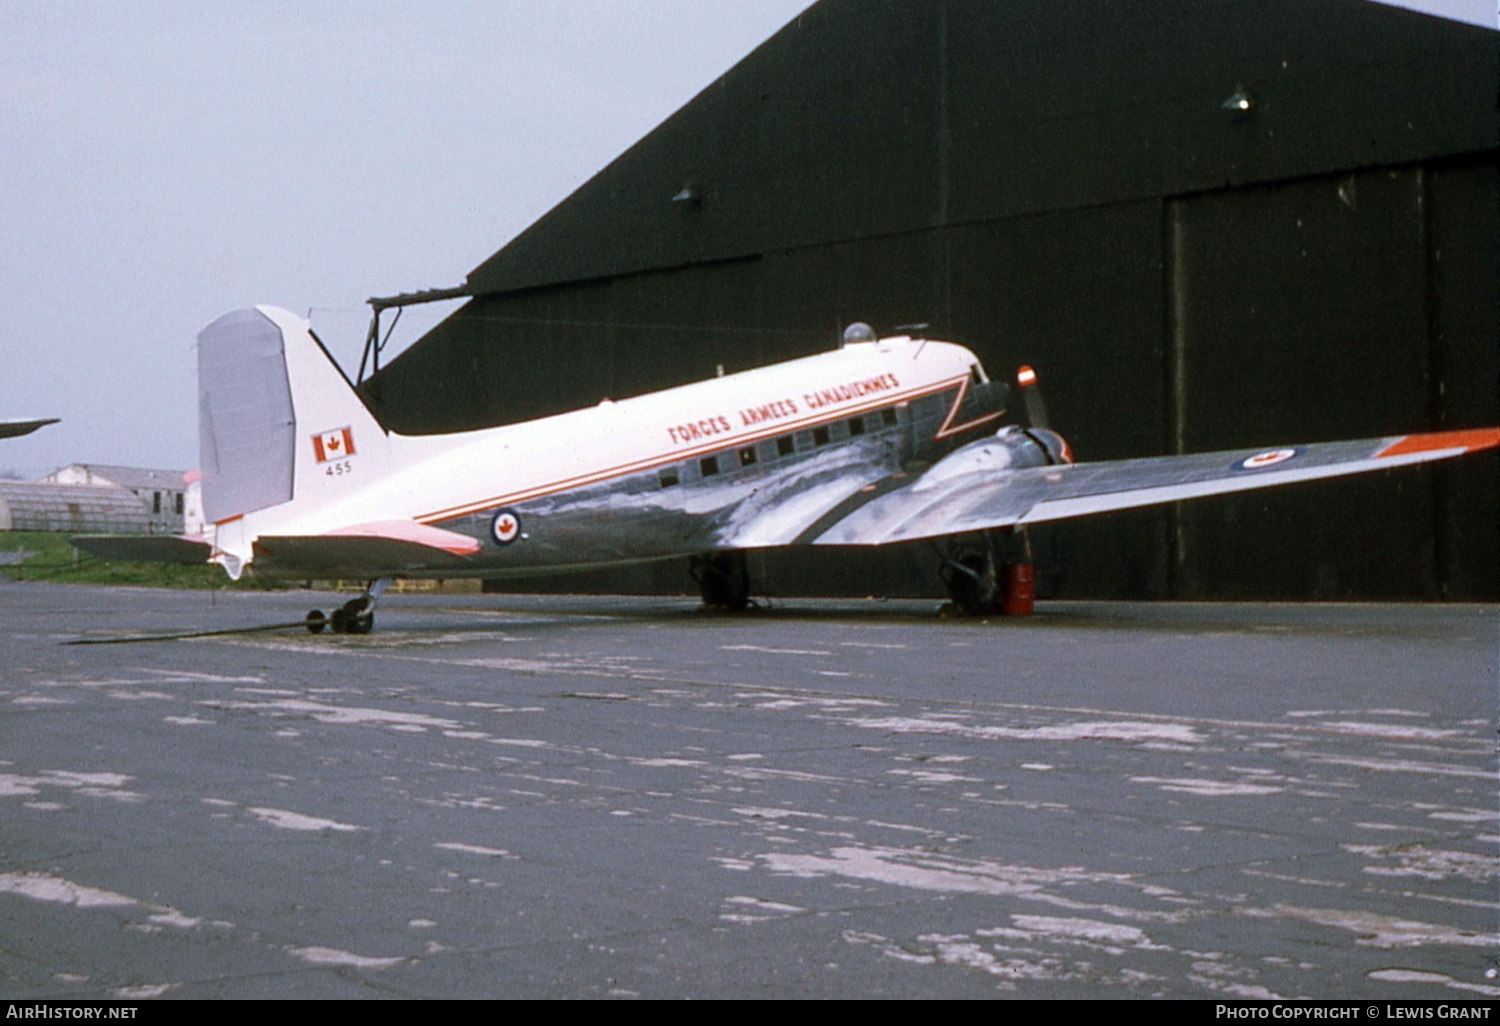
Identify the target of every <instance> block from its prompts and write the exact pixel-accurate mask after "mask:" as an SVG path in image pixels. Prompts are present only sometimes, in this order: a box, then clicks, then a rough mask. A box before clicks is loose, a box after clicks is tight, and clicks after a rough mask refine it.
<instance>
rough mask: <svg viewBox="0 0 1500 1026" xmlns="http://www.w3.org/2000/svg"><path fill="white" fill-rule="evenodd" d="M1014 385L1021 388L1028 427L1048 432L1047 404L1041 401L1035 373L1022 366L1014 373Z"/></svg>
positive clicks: (1049, 424)
mask: <svg viewBox="0 0 1500 1026" xmlns="http://www.w3.org/2000/svg"><path fill="white" fill-rule="evenodd" d="M1016 384H1017V385H1019V386H1020V388H1021V400H1022V402H1024V403H1025V404H1026V419H1027V421H1029V422H1030V423H1029V424H1028V425H1027V426H1028V427H1034V428H1042V429H1043V430H1050V429H1051V427H1052V425H1051V423H1050V422H1049V421H1048V420H1047V404H1046V403H1044V402H1043V401H1042V391H1041V389H1040V388H1038V387H1037V377H1036V371H1034V370H1032V369H1031V368H1030V367H1028V366H1025V365H1023V366H1022V367H1021V368H1020V369H1019V370H1017V371H1016Z"/></svg>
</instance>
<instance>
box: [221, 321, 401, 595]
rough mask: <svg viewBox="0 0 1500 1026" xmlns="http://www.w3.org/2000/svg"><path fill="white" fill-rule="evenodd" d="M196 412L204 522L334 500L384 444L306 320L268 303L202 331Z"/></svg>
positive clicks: (381, 453)
mask: <svg viewBox="0 0 1500 1026" xmlns="http://www.w3.org/2000/svg"><path fill="white" fill-rule="evenodd" d="M198 408H199V456H200V459H201V461H202V470H203V509H204V516H205V519H206V520H207V521H208V522H209V523H211V524H216V525H222V524H224V523H225V522H226V521H230V520H234V519H235V518H237V517H240V516H243V515H245V514H247V513H254V512H256V511H258V510H262V509H267V508H269V507H272V506H276V505H280V504H282V503H287V502H293V501H298V502H300V501H304V500H306V501H314V500H316V501H319V502H326V501H331V500H333V499H336V498H338V497H339V495H340V493H342V492H345V491H347V490H348V488H350V487H352V486H353V485H354V483H355V482H356V481H358V480H361V479H363V480H364V481H368V480H369V478H370V476H371V473H370V472H372V471H375V470H377V469H378V468H379V466H380V465H381V464H383V463H384V457H385V453H386V450H387V448H388V439H387V437H386V433H385V430H384V429H383V428H381V426H380V424H379V423H378V422H377V421H376V420H375V418H374V417H373V416H372V415H371V414H370V411H369V410H368V409H366V407H365V404H364V403H363V402H362V401H361V400H360V398H359V396H358V395H357V394H356V393H355V391H354V388H353V386H352V385H350V383H349V379H348V378H346V377H345V376H344V374H343V372H342V371H341V370H339V368H338V365H337V364H335V363H334V362H333V358H332V357H331V356H329V355H328V352H327V350H325V349H324V348H323V346H322V343H320V342H319V341H318V340H317V338H316V337H315V336H314V335H313V334H312V331H311V329H310V328H309V327H308V324H307V322H306V321H304V320H303V319H302V318H300V317H298V316H297V315H296V314H293V313H290V312H288V311H286V310H281V309H278V308H276V307H272V306H258V307H254V308H251V309H246V310H236V311H235V312H233V313H229V314H225V315H224V316H223V317H220V318H219V319H218V320H216V321H214V322H213V323H212V324H210V325H209V326H208V327H206V328H204V329H203V331H202V332H200V333H199V335H198ZM234 569H236V568H231V572H234Z"/></svg>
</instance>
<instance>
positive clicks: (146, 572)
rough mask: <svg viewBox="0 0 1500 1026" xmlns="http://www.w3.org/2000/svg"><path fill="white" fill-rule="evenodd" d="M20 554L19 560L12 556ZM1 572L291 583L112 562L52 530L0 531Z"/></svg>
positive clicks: (238, 584) (265, 586)
mask: <svg viewBox="0 0 1500 1026" xmlns="http://www.w3.org/2000/svg"><path fill="white" fill-rule="evenodd" d="M17 556H19V558H16V557H17ZM0 574H3V575H4V576H6V577H8V578H10V579H11V580H20V581H60V582H64V583H67V584H133V585H140V586H144V587H148V588H213V589H220V588H233V589H235V590H239V591H268V590H277V589H281V588H287V587H291V586H292V585H291V584H290V583H289V582H286V581H268V580H262V579H256V578H253V577H251V575H249V574H246V575H245V576H244V577H243V578H241V579H240V580H238V581H231V580H230V579H229V575H228V574H226V573H225V572H224V571H223V570H222V569H221V568H220V567H217V566H209V565H208V564H206V563H205V564H204V565H202V566H181V565H179V564H175V563H112V562H105V561H104V560H102V559H99V558H97V557H95V556H90V555H88V554H87V553H83V552H79V551H78V550H77V549H75V548H73V546H72V545H70V544H68V536H67V535H66V534H56V533H53V532H51V531H0Z"/></svg>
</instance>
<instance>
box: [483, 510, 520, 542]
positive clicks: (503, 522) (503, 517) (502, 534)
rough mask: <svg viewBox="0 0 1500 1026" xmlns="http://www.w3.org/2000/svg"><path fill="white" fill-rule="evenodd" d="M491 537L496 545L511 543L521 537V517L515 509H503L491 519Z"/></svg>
mask: <svg viewBox="0 0 1500 1026" xmlns="http://www.w3.org/2000/svg"><path fill="white" fill-rule="evenodd" d="M490 537H491V538H494V539H495V544H496V545H509V544H510V543H511V542H513V541H515V540H516V539H517V538H519V537H521V518H520V517H519V516H517V515H516V513H515V512H514V511H513V510H508V509H502V510H501V511H500V512H498V513H496V514H495V517H494V519H493V520H491V521H490Z"/></svg>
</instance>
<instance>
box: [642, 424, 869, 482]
mask: <svg viewBox="0 0 1500 1026" xmlns="http://www.w3.org/2000/svg"><path fill="white" fill-rule="evenodd" d="M877 419H878V425H877V423H876V421H877ZM840 423H841V424H843V425H844V428H845V430H846V431H847V436H848V437H850V438H855V437H858V436H860V435H863V434H865V433H866V432H867V431H870V430H872V429H873V430H879V428H880V427H895V426H896V424H897V416H896V411H895V409H894V408H891V407H887V408H886V409H884V410H881V411H880V412H879V414H873V413H872V414H867V415H863V416H858V417H850V418H849V419H848V420H846V421H841V422H840ZM832 429H833V425H830V424H819V425H818V426H817V427H815V428H813V429H812V431H811V432H808V433H807V434H806V435H804V436H803V437H806V438H808V439H810V442H811V444H810V445H809V444H807V443H806V442H804V443H803V447H802V449H803V451H804V452H809V451H811V450H813V449H819V448H822V447H823V446H825V445H828V444H829V443H830V442H832V441H833V430H832ZM773 445H774V446H775V455H774V456H773V455H771V446H773ZM796 453H797V436H796V435H782V436H781V437H780V438H777V439H775V440H774V442H765V443H761V444H760V445H747V446H743V447H742V448H739V449H736V450H734V451H733V452H720V453H715V454H714V455H712V456H704V457H703V458H701V459H700V460H698V475H699V477H715V476H717V475H719V474H720V473H724V472H726V471H732V470H737V469H740V468H743V467H751V466H754V465H756V464H757V463H760V462H761V457H762V456H763V455H764V457H765V458H766V459H784V458H786V457H788V456H794V455H796ZM660 482H661V487H663V488H673V487H675V486H677V485H679V484H681V483H682V471H681V469H680V468H679V467H676V466H672V467H664V468H663V469H662V470H661V473H660Z"/></svg>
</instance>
